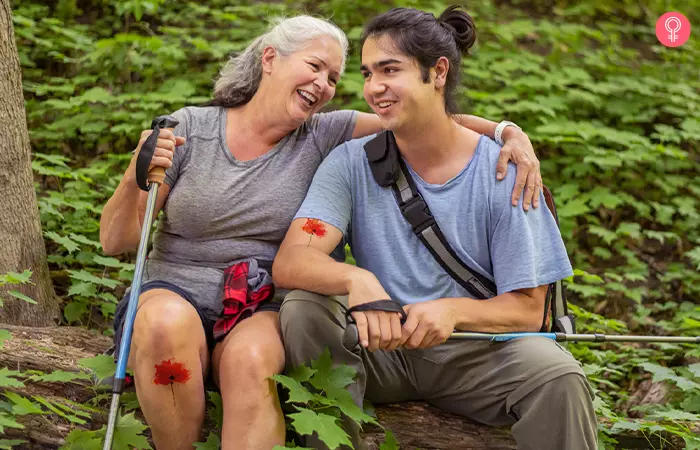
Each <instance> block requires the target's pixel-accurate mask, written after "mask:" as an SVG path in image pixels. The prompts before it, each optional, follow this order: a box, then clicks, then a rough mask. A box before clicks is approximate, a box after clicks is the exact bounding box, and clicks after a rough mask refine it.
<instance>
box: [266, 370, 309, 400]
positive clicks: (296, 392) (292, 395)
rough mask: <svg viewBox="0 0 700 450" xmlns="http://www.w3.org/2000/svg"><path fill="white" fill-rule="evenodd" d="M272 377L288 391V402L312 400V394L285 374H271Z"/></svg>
mask: <svg viewBox="0 0 700 450" xmlns="http://www.w3.org/2000/svg"><path fill="white" fill-rule="evenodd" d="M272 379H273V380H275V381H276V382H278V383H279V384H281V385H282V386H284V387H285V388H286V389H287V390H288V391H289V400H288V401H289V402H290V403H308V402H310V401H312V400H314V395H313V394H312V393H311V392H309V390H308V389H306V388H305V387H304V386H303V385H302V384H301V383H300V382H299V381H297V380H295V379H293V378H290V377H288V376H285V375H273V376H272Z"/></svg>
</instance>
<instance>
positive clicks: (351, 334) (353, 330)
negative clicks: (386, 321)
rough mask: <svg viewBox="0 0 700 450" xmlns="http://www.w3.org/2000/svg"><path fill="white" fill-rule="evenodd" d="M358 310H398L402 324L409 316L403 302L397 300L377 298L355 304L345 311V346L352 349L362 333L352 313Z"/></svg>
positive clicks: (357, 343)
mask: <svg viewBox="0 0 700 450" xmlns="http://www.w3.org/2000/svg"><path fill="white" fill-rule="evenodd" d="M356 311H385V312H397V313H399V314H401V323H402V324H403V323H404V322H405V321H406V318H407V317H408V316H407V315H406V311H404V309H403V306H401V303H399V302H395V301H394V300H377V301H376V302H369V303H362V304H360V305H356V306H353V307H352V308H350V309H348V310H347V311H346V312H345V320H346V321H347V326H346V327H345V332H344V333H343V346H344V347H345V348H346V349H348V350H352V349H354V348H355V347H357V346H358V345H359V344H360V333H359V331H358V330H357V324H356V323H355V319H353V317H352V315H351V314H352V313H354V312H356Z"/></svg>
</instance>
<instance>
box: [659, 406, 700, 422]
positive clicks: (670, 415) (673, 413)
mask: <svg viewBox="0 0 700 450" xmlns="http://www.w3.org/2000/svg"><path fill="white" fill-rule="evenodd" d="M649 418H656V419H665V420H679V421H688V422H696V423H697V422H700V415H697V414H691V413H689V412H685V411H679V410H677V409H672V410H669V411H656V412H655V413H654V414H653V415H651V416H649Z"/></svg>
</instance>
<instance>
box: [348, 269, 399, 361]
mask: <svg viewBox="0 0 700 450" xmlns="http://www.w3.org/2000/svg"><path fill="white" fill-rule="evenodd" d="M349 291H350V292H349V295H348V306H349V307H351V308H352V307H353V306H357V305H362V304H364V303H369V302H374V301H377V300H389V299H390V298H391V297H389V294H387V293H386V291H385V290H384V288H383V287H382V285H381V284H380V283H379V280H377V278H376V277H375V276H374V275H372V274H371V273H369V272H367V274H366V275H365V276H363V277H361V278H359V279H357V280H353V282H352V284H351V286H350V289H349ZM352 318H353V319H355V323H357V332H358V334H359V337H360V345H362V346H363V347H364V348H366V349H367V350H369V351H371V352H373V351H375V350H387V351H392V350H396V348H397V347H398V346H399V343H400V342H401V336H402V331H401V315H400V314H399V313H396V312H385V311H365V312H361V311H358V312H354V313H352Z"/></svg>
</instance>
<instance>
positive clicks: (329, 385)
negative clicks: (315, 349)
mask: <svg viewBox="0 0 700 450" xmlns="http://www.w3.org/2000/svg"><path fill="white" fill-rule="evenodd" d="M311 368H312V369H315V370H316V373H314V374H313V376H312V377H311V379H310V380H309V382H310V383H311V384H312V385H313V387H315V388H316V389H319V390H321V391H324V392H326V393H327V394H329V395H331V393H334V392H337V391H338V390H344V389H345V387H346V386H347V385H349V384H352V382H353V381H354V379H355V375H356V374H357V371H355V369H353V368H352V367H350V366H347V365H345V364H343V365H339V366H336V367H333V359H332V358H331V353H330V350H328V348H326V350H324V352H323V353H322V354H321V356H320V357H319V358H318V359H317V360H316V361H313V362H312V363H311Z"/></svg>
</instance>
